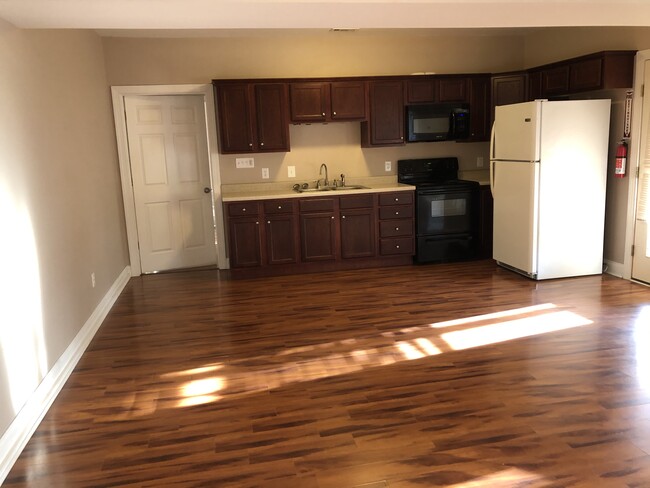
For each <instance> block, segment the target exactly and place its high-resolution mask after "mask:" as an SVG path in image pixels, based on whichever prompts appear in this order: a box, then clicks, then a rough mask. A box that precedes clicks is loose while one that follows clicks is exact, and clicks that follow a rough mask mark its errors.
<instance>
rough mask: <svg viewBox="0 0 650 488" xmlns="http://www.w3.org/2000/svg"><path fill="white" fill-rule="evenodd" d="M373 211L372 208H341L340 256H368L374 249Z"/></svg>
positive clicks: (372, 253) (344, 257)
mask: <svg viewBox="0 0 650 488" xmlns="http://www.w3.org/2000/svg"><path fill="white" fill-rule="evenodd" d="M375 220H376V216H375V211H374V209H373V208H361V209H350V210H341V257H342V258H343V259H350V258H368V257H372V256H374V255H375V254H376V251H375V241H376V237H375Z"/></svg>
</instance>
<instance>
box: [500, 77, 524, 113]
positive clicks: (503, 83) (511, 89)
mask: <svg viewBox="0 0 650 488" xmlns="http://www.w3.org/2000/svg"><path fill="white" fill-rule="evenodd" d="M526 85H527V83H526V74H525V73H517V74H512V75H502V76H493V77H492V104H493V106H495V107H498V106H499V105H510V104H511V103H521V102H525V101H526Z"/></svg>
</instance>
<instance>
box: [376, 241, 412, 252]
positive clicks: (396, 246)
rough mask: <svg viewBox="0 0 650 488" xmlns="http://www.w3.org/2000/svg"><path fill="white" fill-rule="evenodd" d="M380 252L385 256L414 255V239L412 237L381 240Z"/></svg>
mask: <svg viewBox="0 0 650 488" xmlns="http://www.w3.org/2000/svg"><path fill="white" fill-rule="evenodd" d="M379 252H380V253H381V254H382V255H383V256H387V255H391V254H413V253H414V239H413V238H412V237H402V238H397V239H380V240H379Z"/></svg>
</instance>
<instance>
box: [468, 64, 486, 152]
mask: <svg viewBox="0 0 650 488" xmlns="http://www.w3.org/2000/svg"><path fill="white" fill-rule="evenodd" d="M489 83H490V79H489V78H488V77H486V76H475V77H473V78H472V79H471V80H470V98H469V114H470V115H469V117H470V134H469V140H470V141H486V140H488V138H489V136H490V91H489Z"/></svg>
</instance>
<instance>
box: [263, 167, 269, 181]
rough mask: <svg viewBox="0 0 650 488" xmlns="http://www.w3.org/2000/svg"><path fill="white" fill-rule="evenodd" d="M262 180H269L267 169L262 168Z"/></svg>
mask: <svg viewBox="0 0 650 488" xmlns="http://www.w3.org/2000/svg"><path fill="white" fill-rule="evenodd" d="M262 178H263V179H265V180H268V179H269V168H262Z"/></svg>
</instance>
